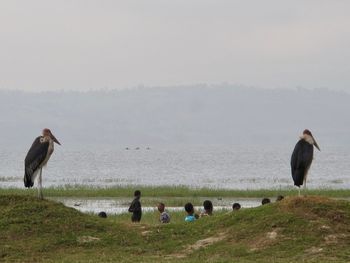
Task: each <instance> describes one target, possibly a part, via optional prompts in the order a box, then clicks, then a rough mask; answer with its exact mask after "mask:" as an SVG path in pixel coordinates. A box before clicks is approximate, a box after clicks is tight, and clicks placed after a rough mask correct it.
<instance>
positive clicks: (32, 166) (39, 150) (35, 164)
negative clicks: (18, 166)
mask: <svg viewBox="0 0 350 263" xmlns="http://www.w3.org/2000/svg"><path fill="white" fill-rule="evenodd" d="M54 143H57V144H59V145H61V144H60V143H59V141H58V140H57V139H56V137H55V136H54V135H53V134H52V133H51V131H50V129H44V130H43V135H42V136H39V137H37V138H36V139H35V140H34V142H33V144H32V147H30V149H29V151H28V153H27V156H26V158H25V161H24V186H25V187H28V188H30V187H32V186H33V185H34V180H35V178H36V176H37V175H38V173H39V178H38V197H39V198H40V199H43V193H42V178H41V175H42V169H43V166H45V165H46V164H47V162H48V160H49V159H50V156H51V154H52V153H53V150H54Z"/></svg>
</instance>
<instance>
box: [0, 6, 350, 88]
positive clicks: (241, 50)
mask: <svg viewBox="0 0 350 263" xmlns="http://www.w3.org/2000/svg"><path fill="white" fill-rule="evenodd" d="M349 12H350V1H347V0H328V1H322V0H307V1H305V0H285V1H281V0H274V1H273V0H264V1H262V0H255V1H254V0H251V1H250V0H241V1H235V0H227V1H225V0H172V1H170V0H125V1H116V0H56V1H53V0H31V1H28V0H22V1H18V0H0V89H23V90H33V91H36V90H57V89H65V90H71V89H74V90H86V89H99V88H106V87H108V88H118V89H120V88H126V87H132V86H137V85H139V84H144V85H146V86H155V85H158V86H159V85H160V86H166V85H181V84H194V83H222V82H229V83H233V84H244V85H252V86H257V87H266V88H292V87H296V86H303V87H306V88H317V87H326V88H329V89H341V90H348V89H350V85H349V84H350V74H349V72H350V48H349V46H350V16H349Z"/></svg>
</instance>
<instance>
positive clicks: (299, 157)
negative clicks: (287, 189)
mask: <svg viewBox="0 0 350 263" xmlns="http://www.w3.org/2000/svg"><path fill="white" fill-rule="evenodd" d="M313 153H314V148H313V145H311V144H309V143H308V142H306V141H305V140H303V139H301V140H299V142H298V143H297V144H296V145H295V147H294V151H293V153H292V158H291V161H290V166H291V171H292V177H293V180H294V185H297V186H300V185H302V184H303V180H304V176H305V172H306V171H307V170H308V169H309V167H310V165H311V162H312V158H313Z"/></svg>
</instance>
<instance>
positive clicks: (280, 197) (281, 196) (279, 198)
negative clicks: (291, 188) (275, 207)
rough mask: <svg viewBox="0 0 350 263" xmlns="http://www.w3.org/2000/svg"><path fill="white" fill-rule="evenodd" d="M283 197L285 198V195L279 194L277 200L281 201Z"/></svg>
mask: <svg viewBox="0 0 350 263" xmlns="http://www.w3.org/2000/svg"><path fill="white" fill-rule="evenodd" d="M283 198H284V196H283V195H279V196H277V199H276V201H281V200H283Z"/></svg>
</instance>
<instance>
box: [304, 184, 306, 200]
mask: <svg viewBox="0 0 350 263" xmlns="http://www.w3.org/2000/svg"><path fill="white" fill-rule="evenodd" d="M304 196H306V180H304Z"/></svg>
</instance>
